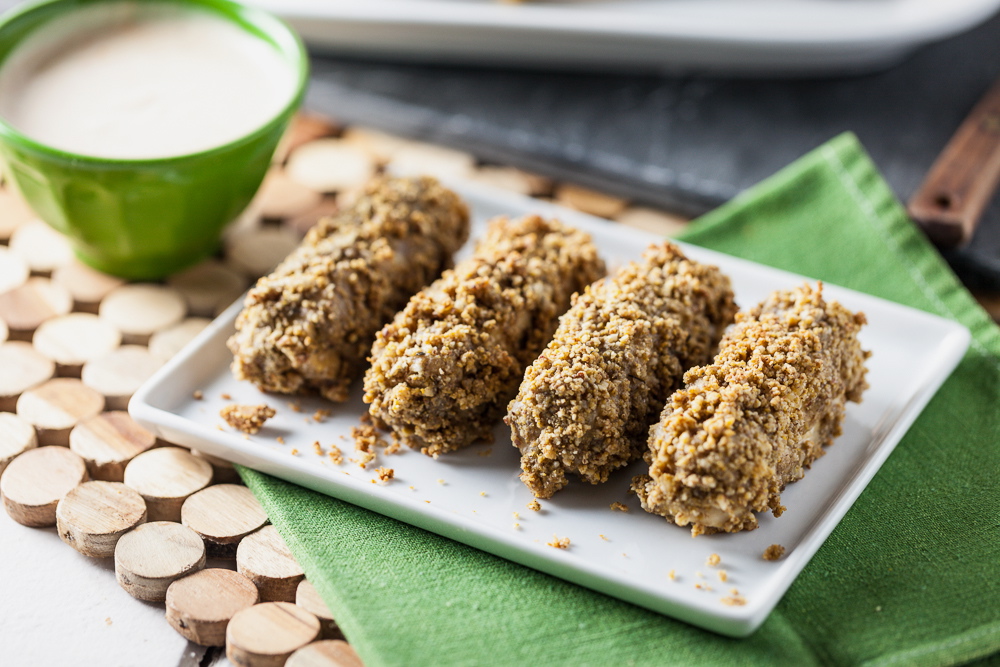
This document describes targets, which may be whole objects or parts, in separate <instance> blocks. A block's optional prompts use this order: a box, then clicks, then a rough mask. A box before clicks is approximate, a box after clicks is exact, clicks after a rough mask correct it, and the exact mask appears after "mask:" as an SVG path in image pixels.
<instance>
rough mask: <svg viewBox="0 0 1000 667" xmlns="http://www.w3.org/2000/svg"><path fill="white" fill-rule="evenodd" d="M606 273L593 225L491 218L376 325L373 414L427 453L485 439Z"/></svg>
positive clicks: (368, 378)
mask: <svg viewBox="0 0 1000 667" xmlns="http://www.w3.org/2000/svg"><path fill="white" fill-rule="evenodd" d="M602 275H604V262H603V261H601V259H600V258H599V257H598V255H597V248H596V247H595V246H594V244H593V242H592V241H591V238H590V236H589V235H588V234H585V233H583V232H581V231H578V230H576V229H573V228H571V227H568V226H565V225H563V224H561V223H559V222H557V221H554V220H553V221H548V220H543V219H542V218H540V217H538V216H535V215H531V216H526V217H523V218H520V219H517V220H513V221H511V220H507V219H506V218H498V219H496V220H493V221H492V222H491V223H490V225H489V228H488V230H487V232H486V234H485V236H484V238H483V239H482V241H480V243H479V244H478V246H477V248H476V251H475V253H474V254H473V256H472V257H471V258H469V259H468V260H465V261H463V262H461V263H460V264H459V265H458V266H456V267H455V269H454V270H451V271H446V272H445V273H444V275H443V276H441V278H440V279H439V280H438V281H436V282H435V283H434V284H433V285H431V286H430V287H428V288H427V289H425V290H423V291H422V292H420V293H419V294H417V295H415V296H414V297H413V298H412V299H411V300H410V302H409V304H407V306H406V308H405V309H404V310H403V311H402V312H400V313H399V314H397V315H396V318H395V319H394V320H393V321H392V323H391V324H388V325H386V326H385V328H383V329H382V331H380V332H379V334H378V337H377V338H376V341H375V345H374V347H373V348H372V356H371V362H372V365H371V368H370V369H369V370H368V372H367V373H366V374H365V396H364V400H365V402H367V403H371V408H370V412H371V414H372V416H373V417H375V418H377V419H379V420H381V421H382V422H384V423H385V424H386V425H388V426H389V428H391V429H392V430H393V431H394V432H395V433H396V434H397V435H398V436H399V438H400V439H401V440H402V441H403V442H404V443H405V444H406V445H408V446H410V447H412V448H414V449H419V450H420V451H422V452H423V453H425V454H428V455H437V454H441V453H444V452H448V451H452V450H455V449H459V448H461V447H465V446H466V445H469V444H470V443H472V442H473V441H475V440H478V439H482V438H487V437H488V436H489V435H490V433H491V431H492V429H493V426H494V424H495V423H496V422H497V421H498V420H499V418H500V416H501V415H502V414H503V410H504V406H506V404H507V401H509V400H510V399H511V398H513V396H514V394H515V393H516V392H517V385H518V383H519V382H520V381H521V376H522V374H523V373H524V368H525V366H527V365H528V364H529V363H531V361H532V360H533V359H534V358H535V357H536V356H537V355H538V353H539V352H541V350H542V348H543V347H544V346H545V344H546V343H548V341H549V338H551V336H552V332H553V331H555V328H556V324H557V322H558V317H559V315H561V314H562V313H563V312H565V311H566V309H567V308H569V305H570V297H571V296H572V294H573V293H574V292H577V291H579V290H581V289H583V288H584V286H586V285H588V284H589V283H591V282H593V281H594V280H596V279H597V278H599V277H601V276H602Z"/></svg>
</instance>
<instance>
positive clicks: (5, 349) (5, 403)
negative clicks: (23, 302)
mask: <svg viewBox="0 0 1000 667" xmlns="http://www.w3.org/2000/svg"><path fill="white" fill-rule="evenodd" d="M55 373H56V364H55V362H54V361H52V360H51V359H48V358H47V357H43V356H42V355H40V354H39V353H38V352H36V351H35V348H34V347H32V345H31V343H25V342H24V341H8V342H6V343H0V410H3V411H4V412H14V410H15V409H16V407H17V399H18V398H20V396H21V394H23V393H24V392H26V391H28V390H29V389H31V388H32V387H37V386H38V385H40V384H42V383H43V382H45V381H47V380H50V379H52V376H53V375H55Z"/></svg>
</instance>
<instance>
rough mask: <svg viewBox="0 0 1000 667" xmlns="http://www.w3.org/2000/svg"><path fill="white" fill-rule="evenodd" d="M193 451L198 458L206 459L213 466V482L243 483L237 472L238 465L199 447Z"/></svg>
mask: <svg viewBox="0 0 1000 667" xmlns="http://www.w3.org/2000/svg"><path fill="white" fill-rule="evenodd" d="M191 453H192V454H194V455H195V456H197V457H198V458H201V459H205V460H206V461H208V462H209V464H211V466H212V484H242V483H243V479H242V478H241V477H240V474H239V473H238V472H236V467H235V466H234V465H233V464H232V463H230V462H229V461H227V460H225V459H220V458H219V457H218V456H212V455H211V454H207V453H205V452H202V451H199V450H197V449H192V450H191Z"/></svg>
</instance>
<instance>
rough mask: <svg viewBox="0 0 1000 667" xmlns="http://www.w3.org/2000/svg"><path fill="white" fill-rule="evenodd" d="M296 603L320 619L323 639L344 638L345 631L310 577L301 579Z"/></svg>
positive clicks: (296, 591)
mask: <svg viewBox="0 0 1000 667" xmlns="http://www.w3.org/2000/svg"><path fill="white" fill-rule="evenodd" d="M295 604H297V605H299V606H300V607H302V608H303V609H305V610H306V611H308V612H309V613H310V614H312V615H313V616H315V617H316V618H318V619H319V623H320V637H322V638H323V639H343V638H344V633H343V632H341V631H340V628H339V627H338V626H337V622H336V621H335V620H334V619H333V614H332V613H331V612H330V608H329V607H327V606H326V603H325V602H323V598H321V597H320V595H319V591H317V590H316V587H315V586H313V585H312V583H310V581H309V580H308V579H303V580H302V581H300V582H299V586H298V588H296V589H295Z"/></svg>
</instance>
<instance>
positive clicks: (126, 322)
mask: <svg viewBox="0 0 1000 667" xmlns="http://www.w3.org/2000/svg"><path fill="white" fill-rule="evenodd" d="M97 312H98V315H99V316H100V317H101V319H103V320H105V321H107V322H108V323H109V324H111V325H112V326H113V327H116V328H117V329H118V330H119V331H121V332H122V337H123V341H124V342H125V343H131V344H138V345H145V344H146V343H147V342H148V341H149V337H150V336H151V335H153V334H154V333H156V332H157V331H162V330H163V329H166V328H168V327H172V326H173V325H175V324H177V323H178V322H180V321H181V320H182V319H184V315H185V314H186V313H187V304H186V303H185V302H184V297H182V296H181V294H180V292H178V291H177V290H175V289H173V288H170V287H164V286H163V285H150V284H143V283H140V284H134V285H123V286H122V287H119V288H118V289H115V290H112V292H111V293H110V294H108V295H107V296H106V297H104V300H103V301H101V305H100V307H99V308H98V310H97Z"/></svg>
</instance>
